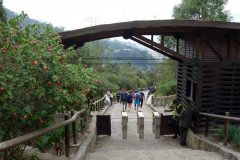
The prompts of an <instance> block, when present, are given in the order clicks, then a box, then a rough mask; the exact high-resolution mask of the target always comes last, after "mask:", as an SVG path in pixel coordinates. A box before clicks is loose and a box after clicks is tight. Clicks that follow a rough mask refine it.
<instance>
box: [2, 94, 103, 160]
mask: <svg viewBox="0 0 240 160" xmlns="http://www.w3.org/2000/svg"><path fill="white" fill-rule="evenodd" d="M104 99H105V97H103V98H100V99H96V100H95V101H94V102H92V103H91V104H90V98H88V111H92V109H93V108H92V107H93V106H95V109H94V111H100V110H101V109H102V108H103V107H104ZM96 106H97V107H96ZM86 112H87V110H86V108H84V109H82V110H81V111H78V112H76V113H75V114H74V111H71V116H72V118H70V119H68V118H69V115H68V114H66V115H65V121H63V122H60V123H58V124H55V125H52V126H49V127H46V128H43V129H40V130H37V131H34V132H31V133H28V134H25V135H23V136H20V137H17V138H14V139H11V140H8V141H4V142H1V143H0V152H2V151H4V157H5V158H4V159H6V157H7V155H6V154H7V150H8V149H10V148H12V147H15V146H17V145H19V144H22V143H26V142H28V141H30V140H33V139H35V138H37V137H40V136H43V135H45V134H47V133H49V132H51V131H54V130H56V129H59V128H61V127H65V156H66V157H70V136H69V124H70V123H72V129H73V143H74V144H77V134H76V125H75V120H76V118H77V117H78V116H79V115H80V117H81V118H83V121H84V122H85V123H86V118H87V117H86V116H84V114H86ZM82 130H83V128H81V131H82Z"/></svg>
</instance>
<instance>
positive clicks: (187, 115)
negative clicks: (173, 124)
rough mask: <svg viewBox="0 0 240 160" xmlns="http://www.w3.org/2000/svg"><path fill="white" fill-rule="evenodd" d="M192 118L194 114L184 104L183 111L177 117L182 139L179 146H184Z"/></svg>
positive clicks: (188, 106) (188, 105) (187, 105)
mask: <svg viewBox="0 0 240 160" xmlns="http://www.w3.org/2000/svg"><path fill="white" fill-rule="evenodd" d="M193 116H194V112H193V110H192V109H191V107H190V104H186V105H185V109H183V110H182V112H181V113H180V115H179V118H180V122H179V132H180V135H181V138H182V142H181V143H180V145H181V146H186V139H187V131H188V128H189V127H190V126H191V123H192V120H193Z"/></svg>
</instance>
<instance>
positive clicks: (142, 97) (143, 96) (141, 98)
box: [140, 89, 145, 108]
mask: <svg viewBox="0 0 240 160" xmlns="http://www.w3.org/2000/svg"><path fill="white" fill-rule="evenodd" d="M143 100H145V95H144V93H143V89H141V92H140V106H141V108H142V105H143Z"/></svg>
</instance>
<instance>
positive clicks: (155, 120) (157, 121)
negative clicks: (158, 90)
mask: <svg viewBox="0 0 240 160" xmlns="http://www.w3.org/2000/svg"><path fill="white" fill-rule="evenodd" d="M160 123H161V117H160V115H159V113H158V112H156V111H154V112H153V123H152V124H153V125H152V131H153V133H155V139H160Z"/></svg>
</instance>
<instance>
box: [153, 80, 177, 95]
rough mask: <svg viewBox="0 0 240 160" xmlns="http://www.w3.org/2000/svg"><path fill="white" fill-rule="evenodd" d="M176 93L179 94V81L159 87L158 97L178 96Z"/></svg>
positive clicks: (172, 81) (169, 82)
mask: <svg viewBox="0 0 240 160" xmlns="http://www.w3.org/2000/svg"><path fill="white" fill-rule="evenodd" d="M176 92H177V80H171V81H168V82H166V83H164V84H160V85H158V87H157V93H156V95H159V96H170V95H171V94H176Z"/></svg>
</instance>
